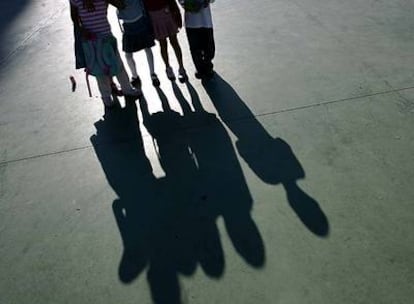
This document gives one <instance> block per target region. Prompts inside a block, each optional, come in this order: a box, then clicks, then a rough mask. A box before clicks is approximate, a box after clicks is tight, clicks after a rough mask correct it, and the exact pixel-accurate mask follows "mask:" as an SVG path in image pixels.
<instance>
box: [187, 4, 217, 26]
mask: <svg viewBox="0 0 414 304" xmlns="http://www.w3.org/2000/svg"><path fill="white" fill-rule="evenodd" d="M184 19H185V27H188V28H200V27H206V28H212V27H213V19H212V18H211V10H210V5H208V6H207V7H203V8H202V9H200V10H199V11H198V12H197V13H190V12H185V14H184Z"/></svg>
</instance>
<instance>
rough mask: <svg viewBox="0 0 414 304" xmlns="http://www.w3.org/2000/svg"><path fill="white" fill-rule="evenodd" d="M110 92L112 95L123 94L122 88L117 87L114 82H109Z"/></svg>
mask: <svg viewBox="0 0 414 304" xmlns="http://www.w3.org/2000/svg"><path fill="white" fill-rule="evenodd" d="M111 93H112V95H113V96H124V94H123V93H122V90H120V89H119V88H118V86H117V85H116V84H115V82H111Z"/></svg>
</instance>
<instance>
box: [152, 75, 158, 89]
mask: <svg viewBox="0 0 414 304" xmlns="http://www.w3.org/2000/svg"><path fill="white" fill-rule="evenodd" d="M151 80H152V85H153V86H154V87H156V88H158V87H159V86H160V80H159V79H158V76H157V74H155V73H154V74H151Z"/></svg>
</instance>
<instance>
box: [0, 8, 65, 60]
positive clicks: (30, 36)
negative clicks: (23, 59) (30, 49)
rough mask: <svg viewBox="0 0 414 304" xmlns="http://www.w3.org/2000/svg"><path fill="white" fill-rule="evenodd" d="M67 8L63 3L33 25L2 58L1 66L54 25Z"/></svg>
mask: <svg viewBox="0 0 414 304" xmlns="http://www.w3.org/2000/svg"><path fill="white" fill-rule="evenodd" d="M65 10H66V6H65V5H61V6H60V7H59V8H57V9H56V11H54V12H53V13H52V14H51V15H49V16H47V17H46V18H44V19H43V21H41V22H39V23H37V24H36V25H35V26H33V28H32V30H31V31H30V32H29V33H28V34H27V35H26V37H25V38H24V39H23V40H22V41H21V42H20V43H18V44H17V46H16V47H15V49H14V50H12V51H11V52H9V53H8V54H7V55H5V56H4V57H3V58H0V67H2V66H4V65H6V64H7V63H8V62H9V61H10V59H11V58H13V57H14V56H15V55H16V54H18V53H19V52H20V51H22V50H23V49H24V48H25V47H26V46H27V45H28V44H30V42H31V41H32V39H33V38H34V37H35V36H36V34H38V33H39V32H40V31H42V30H43V29H45V28H47V27H49V26H51V25H53V24H54V23H55V22H56V21H57V20H58V17H60V15H62V13H63V12H64V11H65Z"/></svg>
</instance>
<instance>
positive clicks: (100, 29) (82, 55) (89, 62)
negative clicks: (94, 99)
mask: <svg viewBox="0 0 414 304" xmlns="http://www.w3.org/2000/svg"><path fill="white" fill-rule="evenodd" d="M212 2H214V0H179V3H180V5H181V6H182V7H183V8H184V11H185V16H184V18H185V27H186V32H187V38H188V42H189V46H190V51H191V56H192V59H193V62H194V65H195V67H196V75H195V76H196V78H198V79H210V78H211V77H212V76H213V64H212V59H213V57H214V52H215V46H214V37H213V25H212V18H211V11H210V3H212ZM109 4H111V5H113V6H115V7H116V8H117V15H118V18H119V24H120V26H121V29H122V32H123V36H122V50H123V52H124V53H125V58H126V61H127V65H128V67H129V70H130V72H131V74H132V77H131V81H130V80H129V78H128V74H127V73H126V71H125V68H124V65H123V63H122V60H121V57H120V55H119V52H118V49H117V43H116V39H115V38H114V36H113V35H112V32H111V27H110V25H109V22H108V18H107V10H108V5H109ZM70 6H71V17H72V21H73V24H74V30H75V54H76V57H77V58H76V59H77V60H76V68H85V70H86V73H88V74H90V75H93V76H95V77H96V80H97V83H98V88H99V91H100V93H101V96H102V100H103V102H104V105H105V106H106V107H112V106H113V105H114V104H115V102H114V100H113V99H112V93H114V84H113V82H112V78H113V77H116V78H117V79H118V81H119V84H120V86H121V90H122V94H123V95H125V96H134V97H139V96H140V95H141V94H142V92H141V80H140V77H139V75H138V71H137V64H136V62H135V60H134V57H133V54H134V53H136V52H138V51H141V50H145V53H146V57H147V61H148V66H149V71H150V77H151V81H152V84H153V85H154V86H156V87H157V86H159V85H160V81H159V79H158V76H157V74H156V73H155V68H154V56H153V53H152V50H151V48H152V47H153V46H154V45H155V42H154V40H157V41H158V42H159V46H160V52H161V57H162V59H163V61H164V64H165V71H166V75H167V77H168V79H170V80H171V81H174V80H175V79H176V76H175V73H174V70H173V69H172V67H171V65H170V63H169V56H168V45H171V47H172V48H173V50H174V53H175V55H176V58H177V62H178V65H179V68H178V79H179V80H180V82H186V81H187V80H188V76H187V73H186V70H185V68H184V64H183V57H182V52H181V47H180V44H179V42H178V39H177V34H178V31H179V29H180V28H181V27H182V17H181V13H180V9H179V7H178V5H177V2H176V0H70Z"/></svg>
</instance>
